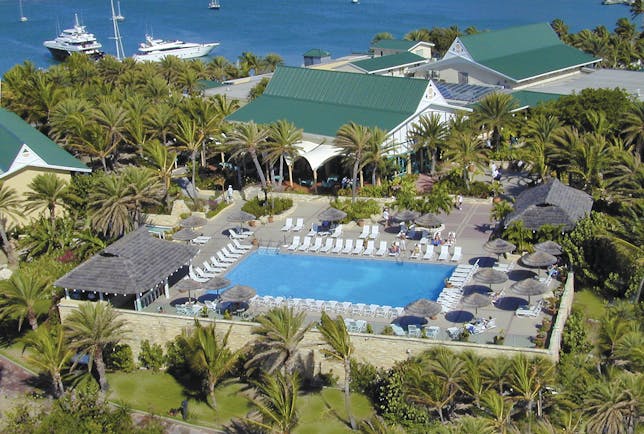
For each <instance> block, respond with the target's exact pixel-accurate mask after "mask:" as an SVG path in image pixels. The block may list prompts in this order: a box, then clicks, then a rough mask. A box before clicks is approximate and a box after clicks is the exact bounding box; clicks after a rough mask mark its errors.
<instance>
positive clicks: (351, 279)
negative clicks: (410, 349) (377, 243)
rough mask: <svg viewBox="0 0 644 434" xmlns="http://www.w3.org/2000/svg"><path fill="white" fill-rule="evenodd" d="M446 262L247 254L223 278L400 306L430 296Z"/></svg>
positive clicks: (446, 270) (288, 292) (287, 293)
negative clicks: (443, 263)
mask: <svg viewBox="0 0 644 434" xmlns="http://www.w3.org/2000/svg"><path fill="white" fill-rule="evenodd" d="M453 269H454V266H451V265H438V264H423V263H415V262H401V263H397V262H393V261H381V260H365V259H357V258H337V257H321V256H308V255H289V254H282V255H263V254H258V253H257V252H255V253H253V254H251V255H250V256H248V257H247V258H246V259H245V260H243V261H242V262H240V263H239V265H237V266H236V267H235V268H234V269H233V270H231V271H230V272H229V273H228V274H227V275H226V277H227V278H228V279H230V280H231V282H232V283H233V284H241V285H248V286H250V287H253V288H255V289H256V290H257V293H258V295H271V296H281V297H286V298H288V297H295V298H313V299H316V300H336V301H350V302H352V303H365V304H379V305H386V306H387V305H388V306H404V305H406V304H407V303H410V302H412V301H414V300H417V299H419V298H421V297H423V298H427V299H430V300H436V299H437V298H438V294H439V293H440V291H441V289H442V288H443V286H444V285H443V282H444V280H445V278H447V277H448V276H449V275H450V274H451V273H452V270H453Z"/></svg>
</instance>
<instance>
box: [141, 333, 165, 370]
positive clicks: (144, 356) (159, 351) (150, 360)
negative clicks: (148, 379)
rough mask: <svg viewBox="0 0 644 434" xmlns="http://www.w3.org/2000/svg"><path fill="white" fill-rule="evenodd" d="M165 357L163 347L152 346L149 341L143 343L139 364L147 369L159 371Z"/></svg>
mask: <svg viewBox="0 0 644 434" xmlns="http://www.w3.org/2000/svg"><path fill="white" fill-rule="evenodd" d="M164 362H165V357H164V355H163V347H161V345H159V344H153V345H150V341H148V340H147V339H146V340H144V341H143V342H141V351H140V352H139V363H140V364H141V366H142V367H144V368H146V369H152V370H153V371H155V372H156V371H158V370H159V369H161V367H162V366H163V363H164Z"/></svg>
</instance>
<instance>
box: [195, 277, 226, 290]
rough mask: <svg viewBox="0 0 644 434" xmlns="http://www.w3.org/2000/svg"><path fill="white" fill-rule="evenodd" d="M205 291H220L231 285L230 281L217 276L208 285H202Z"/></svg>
mask: <svg viewBox="0 0 644 434" xmlns="http://www.w3.org/2000/svg"><path fill="white" fill-rule="evenodd" d="M202 285H203V287H204V289H212V290H214V291H219V290H220V289H223V288H225V287H227V286H229V285H230V280H228V279H226V278H225V277H221V276H215V277H213V278H212V279H210V280H209V281H207V282H206V283H202Z"/></svg>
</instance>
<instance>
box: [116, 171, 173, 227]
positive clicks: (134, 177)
mask: <svg viewBox="0 0 644 434" xmlns="http://www.w3.org/2000/svg"><path fill="white" fill-rule="evenodd" d="M121 176H122V177H123V178H125V183H126V184H127V185H128V190H129V197H128V199H129V202H130V212H131V214H132V220H133V221H134V226H135V228H138V227H139V226H141V224H143V220H142V217H141V213H142V211H143V210H142V208H143V206H145V205H147V206H152V205H158V204H159V198H160V197H161V195H162V189H163V186H162V185H161V183H160V182H159V180H158V179H157V178H156V177H155V176H154V172H153V171H152V169H148V168H147V167H140V168H139V167H134V166H128V167H126V168H125V169H123V171H122V172H121Z"/></svg>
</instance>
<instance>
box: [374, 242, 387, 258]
mask: <svg viewBox="0 0 644 434" xmlns="http://www.w3.org/2000/svg"><path fill="white" fill-rule="evenodd" d="M386 254H387V242H386V241H380V247H378V251H377V252H376V256H385V255H386Z"/></svg>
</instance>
